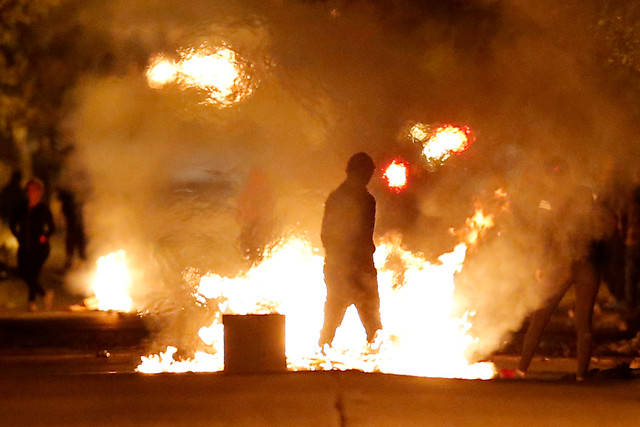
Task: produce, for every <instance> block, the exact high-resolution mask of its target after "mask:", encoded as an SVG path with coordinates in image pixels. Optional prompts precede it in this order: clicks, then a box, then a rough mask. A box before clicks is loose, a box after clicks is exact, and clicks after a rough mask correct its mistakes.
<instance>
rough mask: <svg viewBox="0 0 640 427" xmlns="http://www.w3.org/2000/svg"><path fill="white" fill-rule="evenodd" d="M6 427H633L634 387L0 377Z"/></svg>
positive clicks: (302, 375) (638, 397)
mask: <svg viewBox="0 0 640 427" xmlns="http://www.w3.org/2000/svg"><path fill="white" fill-rule="evenodd" d="M0 380H1V381H0V407H1V408H2V411H1V417H2V421H1V423H2V425H7V426H35V425H41V426H42V425H45V426H62V425H64V426H116V425H117V426H128V425H136V426H141V425H145V426H147V425H148V426H176V425H189V426H197V425H207V426H259V425H264V426H516V425H518V426H520V425H535V426H578V425H579V426H599V427H600V426H637V425H638V420H640V381H636V380H594V381H590V382H589V381H588V382H586V383H575V382H574V381H563V380H553V381H540V380H526V379H524V380H522V379H519V380H515V379H511V380H505V379H499V380H491V381H479V380H476V381H465V380H444V379H427V378H416V377H404V376H395V375H383V374H364V373H361V372H354V371H349V372H336V371H332V372H289V373H283V374H269V375H228V374H225V373H217V374H159V375H143V374H133V373H117V374H76V375H57V374H42V373H26V374H25V375H4V376H2V377H1V378H0Z"/></svg>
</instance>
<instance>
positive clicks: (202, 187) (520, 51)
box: [56, 0, 638, 350]
mask: <svg viewBox="0 0 640 427" xmlns="http://www.w3.org/2000/svg"><path fill="white" fill-rule="evenodd" d="M601 3H602V2H596V1H594V2H579V1H568V2H561V4H559V3H558V2H556V1H547V0H542V1H538V2H534V3H532V2H525V1H489V0H485V1H472V0H467V1H462V0H460V1H448V2H440V1H421V2H418V1H408V0H406V1H287V0H271V1H249V0H247V1H243V0H238V1H229V2H226V1H225V2H212V1H205V0H201V1H199V0H186V1H182V2H173V1H162V0H155V1H130V0H109V1H100V0H96V1H92V2H73V1H69V2H63V5H62V6H61V8H60V9H59V10H58V11H57V12H56V13H58V14H59V16H60V18H61V19H62V21H61V22H63V24H58V25H61V26H63V28H65V31H67V34H87V35H86V36H84V37H78V38H77V40H76V41H75V49H77V50H78V51H82V50H87V51H91V50H92V49H97V50H99V51H101V52H105V53H104V55H103V56H102V57H101V58H100V61H97V64H99V65H96V67H98V68H100V69H101V70H105V69H106V70H108V72H106V73H105V72H100V73H87V74H85V75H82V76H80V78H78V83H77V84H76V85H75V87H74V88H73V90H72V91H69V92H67V93H66V94H65V97H64V99H63V102H64V105H65V108H66V111H67V114H66V115H65V117H64V121H63V125H62V126H61V128H60V129H61V134H60V135H61V138H62V139H63V140H65V141H66V142H67V143H69V144H71V145H72V146H74V147H75V149H74V151H73V153H72V154H71V155H70V157H69V162H68V167H67V168H66V169H65V170H64V172H63V175H62V177H63V178H62V179H63V180H67V181H68V184H69V185H71V186H73V187H74V188H76V189H77V190H78V191H79V192H80V193H81V194H82V195H83V198H84V200H86V205H85V209H86V219H87V226H88V232H89V234H90V236H91V248H90V249H91V253H92V256H94V257H97V256H101V255H103V254H106V253H108V252H110V251H112V250H115V249H119V248H124V249H126V250H127V251H129V253H130V256H132V257H133V258H134V259H135V264H137V265H138V266H139V267H140V268H141V269H142V270H144V272H145V279H144V280H142V281H140V283H137V284H136V286H137V290H136V291H137V292H138V293H139V294H140V295H138V297H139V298H140V299H141V300H143V301H144V300H147V303H148V304H151V305H153V304H154V303H150V302H149V301H150V300H149V299H151V300H152V299H154V298H159V297H158V295H164V292H168V293H169V294H170V293H171V292H173V291H172V289H173V288H175V287H180V286H181V285H180V283H181V281H182V279H181V277H180V274H181V272H182V271H183V270H184V269H185V268H187V267H191V266H195V267H196V268H199V269H202V271H208V270H212V271H216V272H218V273H220V274H230V275H233V274H235V273H237V272H238V271H239V270H240V269H242V268H243V264H242V262H241V253H240V250H239V249H238V246H237V238H238V234H239V224H238V222H237V219H236V204H237V198H238V195H239V193H240V191H241V189H242V188H243V186H244V185H245V183H246V179H247V176H248V173H249V171H250V170H251V169H253V168H256V169H259V170H262V171H264V172H265V173H266V174H267V175H268V177H269V180H270V185H271V186H272V188H273V191H274V194H275V195H276V198H277V217H278V223H279V224H280V226H281V228H280V230H282V232H283V233H285V232H289V231H292V232H293V231H295V232H299V233H304V234H306V235H307V237H308V238H309V239H310V240H311V241H312V242H313V243H314V244H315V245H317V246H318V247H319V226H320V219H321V215H322V208H323V202H324V199H325V197H326V196H327V194H328V192H329V191H330V190H331V189H333V188H334V187H335V186H337V185H338V184H339V183H340V182H341V180H342V179H343V177H344V167H345V164H346V161H347V159H348V158H349V156H350V155H352V154H354V153H355V152H357V151H361V150H365V151H367V152H369V153H370V154H371V155H372V156H373V158H374V160H375V161H376V162H377V164H378V165H379V166H384V165H386V164H387V163H388V162H390V161H391V160H392V159H393V158H396V157H402V158H403V159H405V160H407V161H409V162H410V165H411V167H412V176H411V178H410V179H411V183H410V188H409V190H407V191H406V192H405V193H402V194H400V195H395V194H393V193H391V192H389V191H388V190H387V189H385V188H384V185H383V183H382V182H381V180H380V177H379V175H376V176H375V177H374V179H373V181H372V183H371V186H370V187H371V190H372V192H373V193H374V195H375V196H376V198H377V199H378V228H377V234H378V235H379V236H382V235H384V234H385V233H387V232H390V231H399V232H400V233H401V234H402V236H403V241H404V242H405V244H406V245H407V246H408V247H409V248H410V249H412V250H416V251H422V252H424V253H425V254H426V255H427V256H428V257H429V258H430V259H435V257H436V256H437V255H439V254H440V253H442V252H444V251H448V250H450V249H452V247H453V244H455V242H456V239H454V238H453V237H452V236H451V235H450V234H449V231H448V230H449V228H450V227H454V228H462V227H463V225H464V219H465V218H466V217H468V216H470V215H471V214H472V213H473V210H474V208H475V207H476V206H477V205H482V206H484V207H485V210H486V211H488V212H491V211H492V210H496V213H499V214H498V216H497V217H496V220H497V221H496V222H497V225H496V230H495V231H494V234H493V235H492V236H490V237H489V238H488V240H487V241H486V243H484V246H482V243H481V246H480V247H479V248H478V249H477V252H476V254H475V255H474V254H470V258H471V257H475V259H477V260H478V261H476V262H475V263H473V261H472V263H473V265H472V266H470V268H469V271H468V272H467V275H466V276H465V277H464V280H463V283H462V284H461V289H466V290H467V291H468V292H467V294H465V295H463V297H462V298H461V300H463V301H466V302H467V303H471V302H472V303H473V308H475V309H476V310H477V311H478V317H479V319H480V320H479V323H478V324H479V325H482V327H478V328H477V329H478V330H477V331H475V332H476V333H477V334H478V335H479V336H480V337H481V338H482V339H484V340H486V342H487V344H486V348H485V349H484V350H487V349H489V350H490V349H492V348H495V346H496V345H497V344H498V343H499V342H500V340H501V337H502V336H503V334H504V333H507V332H509V331H511V330H515V329H517V328H518V327H519V326H520V324H521V322H522V320H523V319H524V317H525V316H526V315H527V314H528V313H529V312H530V311H531V310H532V309H533V308H534V307H536V306H537V305H538V304H539V302H540V300H541V297H542V296H541V295H540V293H539V291H538V290H537V289H536V288H535V287H534V286H532V282H531V277H532V275H531V269H532V259H534V258H535V255H536V253H535V251H536V250H537V249H538V248H539V246H537V245H536V243H537V242H536V240H535V239H536V238H537V236H536V235H533V234H531V233H532V231H533V229H532V228H530V226H531V221H532V219H531V216H533V214H534V213H535V212H536V210H537V209H538V207H537V206H538V202H539V200H541V199H542V198H543V196H542V195H541V194H542V193H543V190H544V189H546V188H548V172H549V170H550V168H552V167H553V165H555V164H556V163H557V162H558V159H560V158H562V159H565V161H566V167H567V169H568V170H569V173H568V175H567V176H566V177H565V178H563V179H564V181H565V183H564V184H565V185H560V186H556V187H555V188H554V189H553V192H554V193H555V194H556V195H558V194H562V192H563V190H567V193H569V194H571V193H572V192H573V190H572V188H573V186H574V184H586V185H589V186H591V187H592V188H593V190H594V191H596V192H597V191H600V189H601V188H605V187H606V185H605V184H606V179H607V174H610V173H611V171H614V170H615V171H621V172H619V173H618V177H623V176H624V177H626V176H628V173H629V171H630V170H632V169H633V168H634V167H635V166H636V164H635V159H636V158H637V154H638V147H637V142H636V136H635V135H636V123H635V121H634V120H633V117H634V113H635V112H634V110H633V108H632V107H633V105H632V104H631V103H630V102H629V100H628V99H626V98H624V97H622V96H620V88H619V87H617V86H616V84H615V83H614V82H612V81H610V80H609V79H608V77H607V74H606V73H605V72H603V68H602V64H601V62H599V61H600V60H601V58H600V57H599V56H598V55H599V49H600V48H601V46H599V44H598V43H599V42H598V39H597V38H596V37H595V36H594V31H595V29H594V25H595V24H596V23H597V19H595V17H596V16H597V13H598V11H599V7H600V6H601ZM203 42H207V43H208V44H209V45H212V46H216V45H222V44H225V45H227V46H229V47H231V48H232V49H234V50H236V51H237V52H238V53H239V54H240V55H241V56H242V58H243V59H244V60H246V61H247V62H248V63H250V64H251V69H250V73H251V76H252V78H253V79H254V84H255V92H254V93H253V94H252V95H251V96H250V97H249V98H247V99H246V100H244V101H243V102H241V103H239V104H237V105H235V106H232V107H229V108H225V109H220V108H217V107H216V106H213V105H205V104H202V101H203V98H204V95H203V94H202V93H199V92H198V91H182V90H180V89H178V88H177V87H175V86H173V87H167V88H165V89H161V90H157V89H151V88H149V87H148V85H147V82H146V77H145V68H146V67H147V66H148V64H149V61H150V59H151V58H152V57H153V55H155V54H158V53H164V54H166V55H168V56H169V57H173V58H177V51H178V50H180V49H183V48H188V47H197V46H199V45H201V44H202V43H203ZM415 122H423V123H429V124H441V123H455V124H460V125H468V126H470V127H471V128H472V129H473V131H474V136H475V138H476V141H475V142H474V144H473V145H472V146H471V148H470V149H469V150H468V151H467V152H465V153H463V154H461V155H459V156H456V157H454V158H452V159H450V160H448V161H447V162H446V163H445V164H444V165H442V166H441V167H438V168H436V169H431V168H428V167H427V165H425V164H424V163H423V161H422V159H421V158H420V147H418V146H417V145H415V144H414V143H412V142H411V141H410V140H409V138H408V137H407V129H408V127H409V126H410V124H412V123H415ZM622 174H627V175H622ZM498 187H501V188H503V189H504V190H505V191H506V192H507V194H508V195H509V202H510V204H509V209H508V210H503V211H500V210H499V209H500V208H501V207H504V206H503V204H500V203H495V201H494V198H493V191H494V190H495V189H496V188H498ZM562 226H563V227H565V226H566V224H563V225H562ZM593 232H594V236H597V235H598V234H599V233H600V230H593ZM480 260H481V262H480ZM483 342H484V341H483Z"/></svg>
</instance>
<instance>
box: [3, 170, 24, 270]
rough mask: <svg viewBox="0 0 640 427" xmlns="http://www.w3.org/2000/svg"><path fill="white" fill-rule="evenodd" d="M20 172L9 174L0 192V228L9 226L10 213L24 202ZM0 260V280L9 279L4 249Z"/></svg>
mask: <svg viewBox="0 0 640 427" xmlns="http://www.w3.org/2000/svg"><path fill="white" fill-rule="evenodd" d="M21 181H22V172H20V170H18V169H16V170H15V171H13V173H12V174H11V178H10V179H9V182H8V183H7V184H6V185H5V186H4V187H2V190H0V221H2V224H0V226H2V227H5V226H7V227H8V226H9V220H10V219H11V212H13V210H14V209H15V208H16V206H18V205H20V204H21V203H24V201H25V200H26V195H25V194H24V189H23V188H22V182H21ZM2 249H3V251H2V254H3V256H2V258H3V259H2V260H0V278H7V277H9V266H8V264H9V260H8V259H7V256H4V255H8V253H6V252H5V250H6V248H5V247H4V244H3V247H2Z"/></svg>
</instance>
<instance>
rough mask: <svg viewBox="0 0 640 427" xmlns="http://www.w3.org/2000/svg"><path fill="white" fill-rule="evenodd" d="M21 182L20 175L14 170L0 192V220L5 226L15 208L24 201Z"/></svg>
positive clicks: (24, 196)
mask: <svg viewBox="0 0 640 427" xmlns="http://www.w3.org/2000/svg"><path fill="white" fill-rule="evenodd" d="M21 181H22V173H21V172H20V171H19V170H15V171H14V172H13V173H12V174H11V178H10V179H9V182H8V183H7V184H6V185H5V186H4V187H3V188H2V190H1V191H0V219H2V222H4V223H5V224H9V220H10V218H11V213H12V212H13V211H14V209H15V208H16V206H18V205H20V204H21V203H23V202H24V201H25V200H26V195H25V194H24V189H23V188H22V183H21Z"/></svg>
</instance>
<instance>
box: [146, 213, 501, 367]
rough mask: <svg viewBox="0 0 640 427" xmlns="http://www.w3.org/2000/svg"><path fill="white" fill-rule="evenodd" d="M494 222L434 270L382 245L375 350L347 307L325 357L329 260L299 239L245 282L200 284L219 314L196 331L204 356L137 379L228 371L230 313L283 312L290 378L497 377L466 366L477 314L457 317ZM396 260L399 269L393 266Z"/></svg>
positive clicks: (218, 279)
mask: <svg viewBox="0 0 640 427" xmlns="http://www.w3.org/2000/svg"><path fill="white" fill-rule="evenodd" d="M492 224H493V223H492V217H490V216H485V215H484V214H483V213H482V211H481V210H478V211H476V212H475V214H474V216H473V217H472V218H470V219H469V220H467V222H466V226H465V229H464V230H462V232H461V233H459V234H460V236H461V238H462V239H461V240H462V243H459V244H458V245H457V246H456V247H455V248H454V249H453V250H452V251H451V252H449V253H445V254H443V255H441V256H440V257H439V259H438V262H437V263H434V264H431V263H430V262H428V261H426V260H425V259H424V258H423V257H422V256H420V255H419V254H414V253H411V252H409V251H406V250H404V249H403V248H402V245H401V242H400V239H399V238H395V239H391V238H388V239H385V240H384V241H382V242H379V244H378V246H377V249H376V253H375V254H374V260H375V263H376V267H377V269H378V282H379V291H380V300H381V307H380V311H381V317H382V323H383V330H382V331H381V333H379V335H378V337H377V339H376V341H375V342H374V344H373V345H371V346H368V345H367V344H366V336H365V332H364V328H363V327H362V325H361V323H360V321H359V319H358V315H357V312H356V311H355V309H354V307H349V309H348V310H347V314H346V316H345V319H344V321H343V323H342V325H341V326H340V327H339V328H338V330H337V333H336V337H335V339H334V341H333V344H332V347H331V348H328V351H326V354H322V353H320V349H319V348H318V345H317V341H318V337H319V332H320V329H321V327H322V322H323V306H324V300H325V297H326V287H325V285H324V279H323V274H322V269H323V262H324V260H323V258H322V257H321V256H319V255H318V254H317V253H316V252H315V251H314V250H313V248H312V247H311V244H310V243H309V242H308V241H306V240H304V239H302V238H300V237H291V238H289V239H288V240H286V241H284V242H283V243H282V244H280V245H279V246H278V247H275V248H273V249H272V251H271V252H270V253H269V254H268V256H266V257H265V260H264V261H263V262H262V263H261V264H259V265H257V266H255V267H254V268H252V269H251V270H249V271H248V272H247V273H245V274H244V275H242V276H239V277H236V278H228V277H222V276H219V275H217V274H213V273H208V274H205V275H203V276H201V277H200V280H199V281H197V282H196V283H197V285H196V286H195V289H194V298H196V299H197V300H198V301H199V302H200V303H203V304H206V306H207V307H208V308H209V309H210V311H211V313H212V315H211V318H212V320H211V323H210V324H209V325H208V326H207V325H205V326H203V327H202V328H201V329H200V331H199V332H198V335H199V337H200V338H201V340H202V349H204V350H205V351H200V352H197V353H196V354H195V355H194V356H193V357H192V358H191V359H188V360H176V359H175V358H174V357H173V355H174V353H175V352H176V351H177V349H176V348H175V347H171V346H170V347H167V350H166V352H163V353H160V354H157V355H150V356H148V357H143V358H142V362H141V364H140V365H139V366H138V368H137V371H138V372H143V373H158V372H186V371H194V372H201V371H220V370H222V369H224V354H223V352H224V349H223V341H224V335H223V334H224V331H223V326H222V314H248V313H255V314H258V313H275V312H277V313H280V314H284V315H285V318H286V325H285V329H286V330H285V335H286V357H287V365H288V368H289V369H291V370H320V369H359V370H362V371H365V372H383V373H395V374H406V375H417V376H428V377H445V378H481V379H488V378H492V377H493V375H494V368H493V365H492V364H491V363H473V364H472V363H469V362H468V361H467V360H466V358H465V354H466V353H467V352H468V351H469V350H470V349H471V347H472V346H473V345H474V343H475V342H476V339H475V338H473V337H472V336H470V335H469V334H468V331H469V329H470V326H471V318H472V317H473V314H472V313H468V312H467V313H465V315H464V316H462V317H461V318H456V317H454V316H452V314H451V313H453V312H454V309H455V307H454V302H453V291H454V288H455V284H454V276H455V274H456V273H457V272H459V271H460V270H461V269H462V265H463V262H464V259H465V256H466V252H467V248H468V245H473V244H475V242H476V241H477V238H478V237H479V236H480V235H481V234H482V232H483V231H484V230H486V229H487V228H488V227H491V225H492ZM478 228H479V229H478ZM391 256H393V257H394V258H395V259H396V260H397V259H400V260H401V262H400V263H398V262H393V263H388V260H389V259H390V257H391ZM388 264H389V265H388ZM390 264H393V266H391V265H390ZM398 265H401V267H398ZM398 268H402V269H403V277H404V281H403V283H402V284H401V285H400V286H397V284H395V277H397V271H395V270H397V269H398ZM188 274H193V272H189V273H188Z"/></svg>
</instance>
